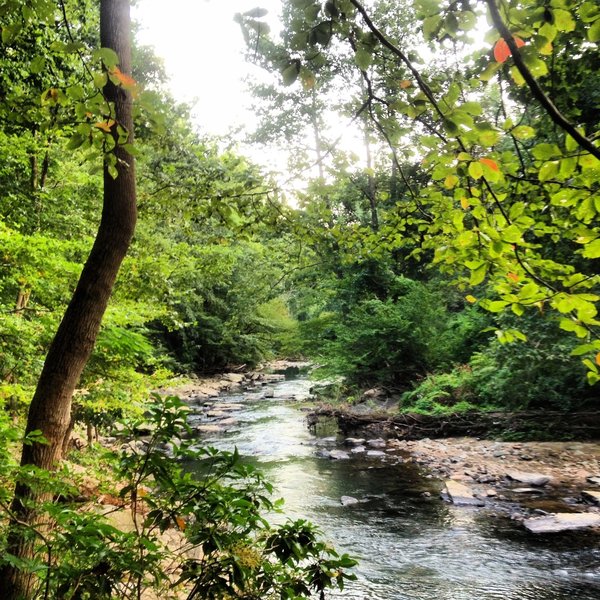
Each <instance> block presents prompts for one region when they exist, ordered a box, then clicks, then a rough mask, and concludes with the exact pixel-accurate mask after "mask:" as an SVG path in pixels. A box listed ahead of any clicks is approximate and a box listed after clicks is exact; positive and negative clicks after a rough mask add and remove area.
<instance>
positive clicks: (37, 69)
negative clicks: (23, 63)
mask: <svg viewBox="0 0 600 600" xmlns="http://www.w3.org/2000/svg"><path fill="white" fill-rule="evenodd" d="M45 68H46V59H45V58H44V57H43V56H36V57H35V58H34V59H33V60H32V61H31V63H29V71H30V72H31V73H41V72H42V71H43V70H44V69H45Z"/></svg>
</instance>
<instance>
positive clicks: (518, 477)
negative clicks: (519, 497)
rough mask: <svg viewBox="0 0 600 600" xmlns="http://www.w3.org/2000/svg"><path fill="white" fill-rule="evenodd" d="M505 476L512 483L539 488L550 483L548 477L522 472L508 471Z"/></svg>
mask: <svg viewBox="0 0 600 600" xmlns="http://www.w3.org/2000/svg"><path fill="white" fill-rule="evenodd" d="M506 476H507V477H508V478H509V479H512V480H513V481H518V482H519V483H525V484H527V485H534V486H538V487H541V486H543V485H546V484H547V483H548V482H549V481H550V477H548V476H547V475H542V474H541V473H524V472H523V471H509V472H508V473H507V474H506Z"/></svg>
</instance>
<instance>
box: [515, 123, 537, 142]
mask: <svg viewBox="0 0 600 600" xmlns="http://www.w3.org/2000/svg"><path fill="white" fill-rule="evenodd" d="M511 134H512V135H514V136H515V137H516V138H517V139H518V140H530V139H531V138H533V137H535V129H534V128H533V127H530V126H529V125H518V126H517V127H515V128H514V129H512V130H511Z"/></svg>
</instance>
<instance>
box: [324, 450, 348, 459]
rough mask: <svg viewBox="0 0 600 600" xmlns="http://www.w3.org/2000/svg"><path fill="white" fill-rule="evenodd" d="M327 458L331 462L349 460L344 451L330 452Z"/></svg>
mask: <svg viewBox="0 0 600 600" xmlns="http://www.w3.org/2000/svg"><path fill="white" fill-rule="evenodd" d="M329 458H332V459H333V460H346V459H348V458H350V455H349V454H348V453H347V452H346V451H344V450H331V452H329Z"/></svg>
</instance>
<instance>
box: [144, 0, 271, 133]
mask: <svg viewBox="0 0 600 600" xmlns="http://www.w3.org/2000/svg"><path fill="white" fill-rule="evenodd" d="M280 5H281V0H168V1H166V0H139V1H138V3H137V6H136V7H135V9H134V11H133V18H134V19H135V20H136V21H137V22H138V23H139V24H140V25H141V29H140V31H139V34H138V39H139V40H140V42H141V43H142V44H148V45H151V46H154V48H155V50H156V54H157V55H158V56H160V57H162V58H163V59H164V63H165V67H166V71H167V73H168V75H169V76H170V80H171V82H170V88H171V91H172V92H173V95H174V97H175V98H176V99H177V100H179V101H182V102H188V103H191V104H192V105H193V106H194V108H193V115H194V117H195V122H196V124H197V126H198V127H199V129H200V131H201V132H203V133H209V134H215V135H222V134H225V133H227V132H228V131H229V130H230V128H232V127H236V126H239V125H243V124H244V123H245V122H248V121H252V115H251V113H249V111H248V106H249V103H250V97H249V95H248V94H247V93H246V92H245V86H244V83H243V78H244V77H245V76H247V75H251V76H258V75H259V74H258V72H257V67H253V66H252V65H249V64H248V63H247V62H246V61H245V60H244V56H243V52H244V47H245V43H244V39H243V37H242V34H241V31H240V27H239V25H238V24H237V23H235V22H234V21H233V16H234V15H235V13H237V12H242V13H243V12H245V11H248V10H251V9H253V8H256V7H257V6H260V7H262V8H266V9H268V11H269V14H268V16H267V17H266V19H267V20H268V21H269V22H270V23H271V24H272V26H273V27H274V28H276V27H277V16H278V14H279V10H280Z"/></svg>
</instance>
